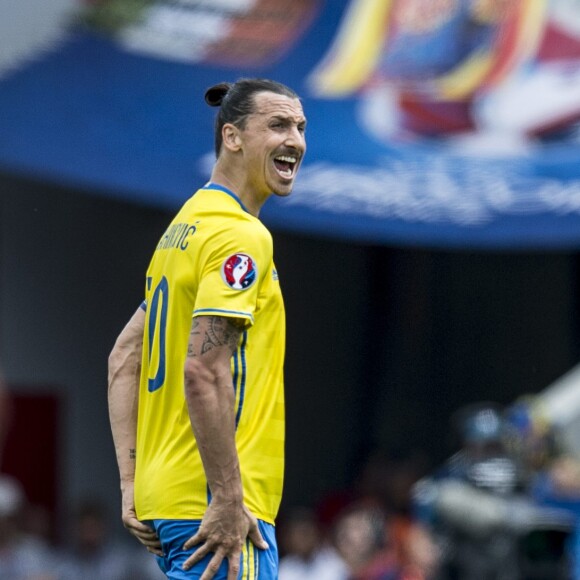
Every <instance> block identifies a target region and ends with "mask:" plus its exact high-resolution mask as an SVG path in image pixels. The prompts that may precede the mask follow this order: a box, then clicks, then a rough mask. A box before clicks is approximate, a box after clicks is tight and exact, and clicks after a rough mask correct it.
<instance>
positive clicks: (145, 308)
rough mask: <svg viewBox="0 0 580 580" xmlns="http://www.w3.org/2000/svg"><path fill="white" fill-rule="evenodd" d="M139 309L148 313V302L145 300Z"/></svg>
mask: <svg viewBox="0 0 580 580" xmlns="http://www.w3.org/2000/svg"><path fill="white" fill-rule="evenodd" d="M139 308H141V310H143V311H145V312H147V300H143V302H141V305H140V306H139Z"/></svg>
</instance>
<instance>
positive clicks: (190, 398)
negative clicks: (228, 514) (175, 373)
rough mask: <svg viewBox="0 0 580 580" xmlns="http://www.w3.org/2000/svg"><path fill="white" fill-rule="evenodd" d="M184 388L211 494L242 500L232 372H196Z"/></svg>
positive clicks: (225, 498) (227, 498)
mask: <svg viewBox="0 0 580 580" xmlns="http://www.w3.org/2000/svg"><path fill="white" fill-rule="evenodd" d="M228 370H229V369H228ZM185 390H186V399H187V406H188V410H189V415H190V419H191V424H192V429H193V432H194V435H195V439H196V442H197V446H198V449H199V453H200V455H201V459H202V462H203V466H204V471H205V474H206V478H207V481H208V485H209V488H210V490H211V493H212V496H213V497H216V498H218V499H223V500H224V501H240V502H241V501H242V496H243V493H242V483H241V476H240V466H239V460H238V454H237V449H236V444H235V410H234V406H235V399H234V388H233V384H232V380H231V375H230V374H229V373H228V375H225V376H223V375H220V374H219V373H216V374H214V373H207V372H203V373H199V372H198V373H197V374H196V376H195V378H190V379H188V380H187V382H186V387H185Z"/></svg>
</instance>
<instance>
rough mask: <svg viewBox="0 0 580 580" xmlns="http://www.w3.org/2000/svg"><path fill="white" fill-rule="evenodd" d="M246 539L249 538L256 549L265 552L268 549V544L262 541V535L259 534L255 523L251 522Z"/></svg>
mask: <svg viewBox="0 0 580 580" xmlns="http://www.w3.org/2000/svg"><path fill="white" fill-rule="evenodd" d="M248 538H250V540H252V543H253V544H254V546H256V548H259V549H260V550H267V549H268V548H269V547H270V546H269V545H268V542H266V540H264V538H263V537H262V534H261V533H260V529H259V528H258V524H257V523H256V522H253V523H252V525H251V526H250V529H249V530H248Z"/></svg>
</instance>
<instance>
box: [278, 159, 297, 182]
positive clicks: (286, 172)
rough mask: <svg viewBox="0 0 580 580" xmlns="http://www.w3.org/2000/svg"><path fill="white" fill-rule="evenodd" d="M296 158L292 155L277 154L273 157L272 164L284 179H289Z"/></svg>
mask: <svg viewBox="0 0 580 580" xmlns="http://www.w3.org/2000/svg"><path fill="white" fill-rule="evenodd" d="M297 164H298V158H297V157H294V156H293V155H278V156H277V157H274V166H275V167H276V170H277V171H278V173H279V174H280V175H281V176H282V177H283V178H284V179H290V178H291V177H292V176H293V175H294V172H295V170H296V166H297Z"/></svg>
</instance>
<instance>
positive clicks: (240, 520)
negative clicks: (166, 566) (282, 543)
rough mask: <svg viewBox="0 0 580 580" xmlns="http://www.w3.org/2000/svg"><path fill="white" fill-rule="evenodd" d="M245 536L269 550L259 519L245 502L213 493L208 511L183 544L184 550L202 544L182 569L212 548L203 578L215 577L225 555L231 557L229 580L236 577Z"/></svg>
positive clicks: (201, 557)
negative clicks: (222, 499)
mask: <svg viewBox="0 0 580 580" xmlns="http://www.w3.org/2000/svg"><path fill="white" fill-rule="evenodd" d="M246 538H250V540H251V541H252V542H253V543H254V545H255V546H256V547H257V548H259V549H260V550H267V549H268V547H269V546H268V544H267V543H266V542H265V541H264V538H263V537H262V534H260V530H259V528H258V520H257V519H256V518H255V517H254V515H253V514H252V513H251V512H250V510H249V509H248V508H247V507H246V506H245V505H243V504H241V505H240V504H237V503H234V504H232V503H224V502H219V501H218V500H216V498H215V497H214V498H213V500H212V502H211V504H210V505H209V507H208V509H207V511H206V512H205V516H204V517H203V520H202V521H201V525H200V527H199V530H198V532H197V533H196V534H195V535H194V536H192V537H191V538H189V540H187V542H185V544H184V546H183V548H184V549H185V550H189V549H190V548H192V547H193V546H197V545H199V544H201V546H200V547H199V548H198V549H197V550H196V551H195V553H194V554H193V555H192V556H190V557H189V558H188V559H187V560H186V561H185V563H184V564H183V569H184V570H189V569H190V568H191V567H192V566H193V565H194V564H195V563H196V562H199V561H200V560H201V559H203V558H204V557H205V556H206V555H207V554H209V553H210V552H213V557H212V559H211V560H210V562H209V564H208V565H207V568H206V569H205V570H204V572H203V575H202V576H201V578H200V580H210V579H211V578H213V577H214V576H215V574H216V573H217V571H218V570H219V567H220V565H221V563H222V561H223V560H224V558H226V559H227V560H228V577H227V580H237V578H238V574H239V572H240V559H241V555H242V547H243V546H244V543H245V542H246Z"/></svg>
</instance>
